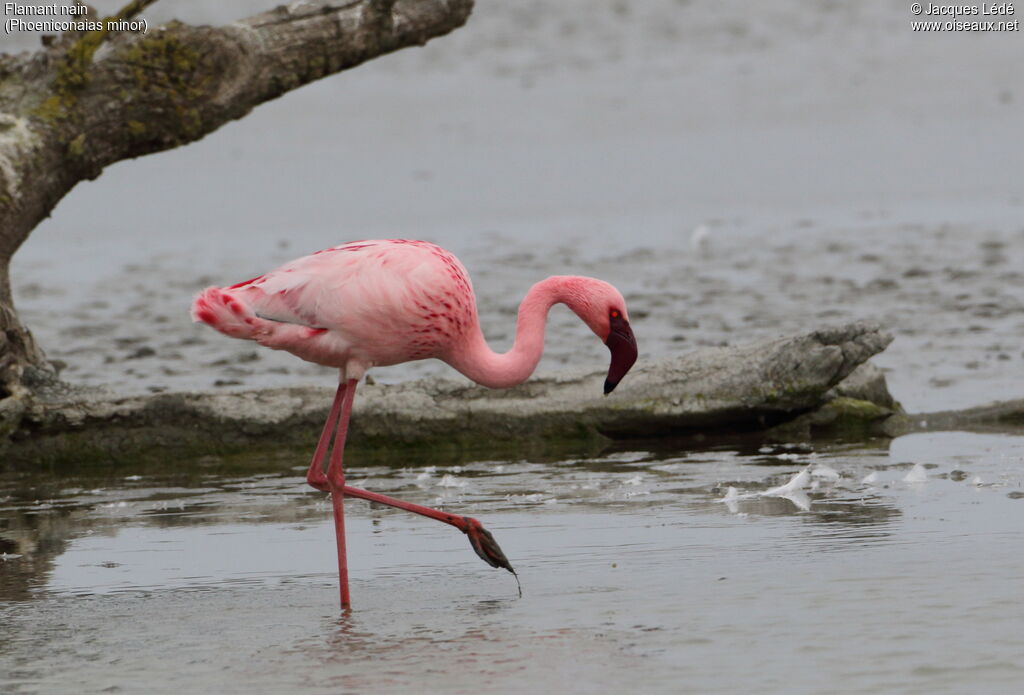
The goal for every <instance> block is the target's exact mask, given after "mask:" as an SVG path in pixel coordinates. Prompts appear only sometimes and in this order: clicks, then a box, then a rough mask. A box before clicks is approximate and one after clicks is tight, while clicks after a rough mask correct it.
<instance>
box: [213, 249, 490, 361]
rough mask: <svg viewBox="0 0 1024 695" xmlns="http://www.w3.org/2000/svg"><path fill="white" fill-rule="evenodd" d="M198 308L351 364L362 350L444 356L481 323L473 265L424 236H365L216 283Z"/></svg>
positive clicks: (268, 338)
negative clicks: (373, 238)
mask: <svg viewBox="0 0 1024 695" xmlns="http://www.w3.org/2000/svg"><path fill="white" fill-rule="evenodd" d="M218 293H219V295H218ZM218 299H219V300H220V303H221V304H226V305H228V307H227V309H226V310H225V308H224V307H221V306H220V305H218V303H217V300H218ZM231 305H234V306H235V309H234V310H232V309H231V308H230V306H231ZM239 306H240V307H242V312H241V314H242V315H239V312H238V307H239ZM193 316H194V317H195V318H196V320H199V321H203V322H205V323H209V324H210V325H212V326H213V327H214V328H217V329H218V330H220V331H221V332H223V333H226V334H228V335H231V336H233V337H239V338H250V339H253V340H257V341H259V342H260V343H262V344H264V345H267V346H268V347H272V348H277V349H281V350H288V351H289V352H293V353H294V354H296V355H298V356H299V357H302V358H303V359H306V360H309V361H311V362H317V363H319V364H326V365H329V366H338V367H345V366H346V365H347V364H348V363H349V362H351V361H353V360H354V361H355V362H357V363H359V365H361V367H362V368H363V369H365V368H368V367H371V366H374V365H389V364H396V363H399V362H405V361H409V360H414V359H425V358H428V357H444V355H445V354H447V352H448V351H449V350H450V348H451V347H452V346H453V344H454V342H455V341H456V340H458V339H459V338H461V337H462V336H463V335H464V334H465V332H466V330H468V329H469V328H470V327H471V326H474V325H475V324H476V303H475V300H474V298H473V290H472V286H471V284H470V282H469V275H468V274H467V273H466V270H465V268H463V267H462V264H461V263H459V261H458V259H456V258H455V257H454V256H453V255H452V254H450V253H448V252H447V251H445V250H444V249H441V248H440V247H438V246H435V245H433V244H429V243H426V242H419V241H415V242H414V241H405V240H387V241H360V242H352V243H349V244H343V245H341V246H337V247H334V248H330V249H325V250H323V251H319V252H317V253H314V254H312V255H309V256H304V257H302V258H299V259H296V260H294V261H291V262H289V263H286V264H285V265H283V266H281V267H280V268H278V269H276V270H273V271H271V272H269V273H267V274H265V275H261V276H260V277H257V278H253V279H252V280H249V281H246V282H244V283H239V284H238V285H235V286H232V287H229V288H223V289H220V288H210V289H208V290H206V291H205V292H204V293H203V294H202V295H200V297H199V298H198V299H197V300H196V303H195V304H194V305H193ZM245 325H251V326H252V328H251V329H250V330H248V331H247V330H245V328H243V327H242V326H245Z"/></svg>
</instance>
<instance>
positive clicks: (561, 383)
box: [6, 323, 892, 462]
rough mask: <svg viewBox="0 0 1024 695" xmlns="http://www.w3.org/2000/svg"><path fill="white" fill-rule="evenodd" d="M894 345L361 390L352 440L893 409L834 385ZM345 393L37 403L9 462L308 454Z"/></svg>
mask: <svg viewBox="0 0 1024 695" xmlns="http://www.w3.org/2000/svg"><path fill="white" fill-rule="evenodd" d="M891 340H892V338H891V337H890V336H889V335H887V334H886V333H884V332H883V331H882V330H881V329H880V328H879V327H878V326H877V325H874V324H871V323H855V324H850V325H847V326H843V327H840V328H835V329H828V330H819V331H814V332H812V333H807V334H802V335H796V336H790V337H785V338H779V339H777V340H768V341H761V342H757V343H753V344H750V345H745V346H738V347H723V348H707V349H702V350H697V351H694V352H691V353H688V354H685V355H681V356H679V357H675V358H671V359H666V360H661V361H658V362H655V363H647V364H645V363H644V361H643V360H642V358H641V362H640V363H639V364H638V367H637V368H635V369H634V371H633V372H631V373H630V374H629V375H628V376H627V377H626V379H624V380H623V382H622V384H621V385H620V386H619V388H618V389H616V390H615V392H613V393H612V394H611V395H609V396H603V395H602V384H603V379H604V374H603V373H602V372H592V373H578V374H564V375H559V376H555V377H549V378H539V379H532V380H530V381H529V382H527V383H526V384H523V385H522V386H519V387H516V388H513V389H508V390H505V391H494V390H489V389H485V388H482V387H479V386H475V385H472V384H470V383H469V382H466V381H455V380H446V379H436V380H424V381H416V382H409V383H405V384H398V385H372V386H371V385H362V386H360V387H359V393H358V397H357V398H356V407H355V411H354V414H353V419H352V428H351V435H350V438H349V440H350V443H351V445H352V446H353V447H355V449H356V450H361V451H363V452H367V451H369V452H383V454H386V453H387V452H389V451H390V452H403V453H408V452H409V451H410V450H417V451H418V452H421V453H422V452H425V451H430V450H437V451H442V452H444V453H445V454H449V453H452V452H455V453H458V452H464V451H472V452H474V454H476V455H481V454H482V455H488V452H509V451H520V452H526V451H533V452H536V451H537V450H538V447H540V448H544V447H551V446H559V445H562V444H565V443H567V442H570V443H575V444H579V443H583V442H591V443H600V442H608V441H609V440H611V439H622V438H633V437H656V436H668V435H675V434H681V433H686V432H693V431H695V430H700V431H704V430H714V429H719V430H720V429H722V428H730V429H764V428H767V427H771V426H773V425H777V424H778V423H781V422H785V421H787V420H790V419H792V418H794V417H796V416H798V415H800V414H803V413H807V412H808V411H814V410H816V409H819V408H820V407H821V406H822V405H823V404H825V403H826V402H829V401H832V400H834V399H845V401H857V399H859V398H863V397H864V394H874V395H870V396H868V397H872V398H874V399H875V400H876V401H880V402H879V403H877V406H878V407H879V408H882V409H886V408H888V407H889V406H891V405H892V401H891V398H890V397H889V395H888V392H887V391H886V390H885V388H884V380H881V377H880V375H878V374H877V372H875V373H867V374H866V378H861V379H859V380H856V379H855V380H851V381H857V383H854V384H853V387H854V390H853V391H843V388H842V386H840V388H838V389H836V388H835V387H836V386H837V385H840V384H842V383H843V381H844V379H846V378H847V377H848V376H850V375H851V373H853V372H854V370H855V369H856V368H857V367H858V365H861V364H863V363H865V361H866V360H867V359H868V358H869V357H871V356H872V355H874V354H877V353H878V352H881V351H882V350H884V349H885V347H886V346H887V345H888V344H889V342H890V341H891ZM879 380H881V386H879ZM861 382H863V383H861ZM332 394H333V391H332V390H331V389H329V388H322V389H321V388H292V389H275V390H266V391H253V392H244V393H180V394H161V395H157V396H152V397H138V398H121V399H106V398H98V397H92V398H82V397H75V396H73V395H65V396H62V397H61V398H59V399H55V400H51V401H49V402H38V403H36V404H34V405H32V406H31V407H29V408H28V413H27V416H26V418H25V420H24V424H23V426H22V428H21V429H20V430H19V431H18V432H17V433H16V436H15V441H14V443H13V444H12V446H11V448H10V449H9V450H8V451H7V453H6V457H7V458H8V459H9V460H11V461H21V462H32V461H40V462H41V461H54V460H75V459H76V457H77V458H90V459H95V458H102V459H105V460H111V461H114V460H126V459H131V458H132V457H136V456H185V455H198V454H203V453H230V452H238V451H247V450H248V451H251V450H253V449H263V450H270V449H280V448H293V449H294V450H295V451H296V455H297V460H299V459H301V458H302V457H303V456H307V455H308V454H309V453H310V452H311V450H312V447H313V445H314V444H315V442H316V436H317V434H318V432H319V428H320V427H321V425H322V423H323V420H324V418H325V417H326V415H327V409H328V406H329V405H330V402H331V396H332ZM857 402H860V401H857ZM886 412H889V411H886ZM385 457H386V456H385Z"/></svg>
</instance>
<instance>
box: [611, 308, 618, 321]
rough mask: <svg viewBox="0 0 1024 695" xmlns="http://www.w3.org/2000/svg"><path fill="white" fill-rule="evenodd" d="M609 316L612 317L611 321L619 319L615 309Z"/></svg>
mask: <svg viewBox="0 0 1024 695" xmlns="http://www.w3.org/2000/svg"><path fill="white" fill-rule="evenodd" d="M611 316H612V318H613V319H617V318H619V312H618V310H617V309H612V313H611Z"/></svg>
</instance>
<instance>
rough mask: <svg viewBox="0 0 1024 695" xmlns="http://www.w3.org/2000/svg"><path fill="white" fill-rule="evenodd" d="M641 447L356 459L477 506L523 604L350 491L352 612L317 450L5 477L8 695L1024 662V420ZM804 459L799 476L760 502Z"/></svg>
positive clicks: (796, 672)
mask: <svg viewBox="0 0 1024 695" xmlns="http://www.w3.org/2000/svg"><path fill="white" fill-rule="evenodd" d="M636 449H637V450H632V451H615V452H610V453H607V454H606V455H604V456H601V457H597V458H588V459H582V460H571V461H559V462H531V461H505V462H494V461H487V462H478V463H472V464H467V465H464V466H453V467H447V468H446V467H436V468H422V467H415V466H409V467H408V468H404V469H389V468H364V467H360V466H359V464H358V462H355V463H353V466H354V467H353V473H352V476H353V480H355V481H356V482H357V483H358V484H362V485H364V486H365V487H368V488H370V489H374V490H378V491H382V492H386V493H390V494H394V495H397V496H401V497H404V498H406V499H410V500H413V501H417V502H421V503H425V504H433V505H443V506H445V507H447V508H449V509H451V510H453V511H460V512H464V513H467V514H471V515H473V516H476V517H478V518H480V519H482V520H483V521H484V522H485V524H486V525H487V526H488V527H489V528H490V529H491V530H492V531H493V532H494V533H495V536H496V537H497V538H498V540H499V541H500V542H501V544H502V546H503V548H504V550H505V551H506V553H507V554H508V555H509V557H510V559H511V560H512V562H513V563H514V564H515V566H516V568H517V570H518V571H519V574H520V577H521V579H522V583H523V597H522V598H519V597H518V596H517V593H516V587H515V582H514V580H513V578H512V577H511V576H510V575H508V574H507V573H505V572H503V571H499V570H493V569H491V568H489V567H487V566H485V565H484V564H483V563H481V562H480V561H479V560H478V559H477V558H476V557H475V556H474V555H473V553H472V551H471V550H470V548H469V544H468V543H467V542H466V540H465V538H464V537H463V536H462V535H461V534H459V533H458V532H457V531H455V530H453V529H451V528H450V527H447V526H443V525H440V524H435V523H433V522H427V521H425V520H421V519H419V518H410V517H408V516H406V515H405V514H404V513H401V512H396V511H394V510H391V509H383V508H376V507H371V506H369V505H367V504H365V503H363V502H361V501H352V502H351V503H350V504H349V505H348V510H349V514H348V527H349V546H350V565H351V567H350V571H351V573H352V594H353V600H354V605H355V610H354V611H353V612H352V613H351V614H350V615H346V616H341V615H340V614H339V611H338V609H337V605H336V604H337V588H336V575H335V557H334V555H333V547H332V545H333V544H332V537H333V525H332V523H331V516H330V515H331V511H330V505H329V504H328V503H327V501H326V499H325V496H324V495H323V494H321V493H318V492H315V491H310V490H309V489H308V488H306V487H304V485H303V481H302V478H301V469H302V468H303V466H302V465H301V464H302V461H301V460H297V459H296V460H288V459H269V458H268V459H263V460H259V461H247V462H245V466H247V467H249V468H250V469H251V470H258V471H261V472H259V473H256V474H253V473H245V474H242V473H239V472H238V468H239V462H232V461H223V460H219V459H213V458H210V459H205V460H203V461H199V462H187V463H186V462H182V463H181V464H180V465H179V466H178V467H177V468H175V469H173V470H165V471H160V470H158V469H156V470H154V469H140V471H133V470H131V469H130V468H126V469H119V470H116V471H110V470H109V469H108V470H107V471H105V472H97V471H89V470H84V469H83V470H79V471H71V472H63V473H58V472H54V471H49V472H36V473H32V474H26V473H7V474H5V475H4V476H3V478H2V479H0V480H2V482H0V543H2V544H3V547H2V552H6V553H7V555H6V558H5V559H4V560H0V623H2V624H3V626H4V629H3V630H2V632H0V689H2V690H3V691H4V692H11V693H63V692H71V691H75V692H84V693H93V692H96V693H99V692H140V691H145V692H152V693H165V692H166V693H178V692H183V691H189V692H222V693H243V692H244V693H253V692H266V693H272V692H285V691H292V692H301V693H337V692H360V693H364V692H370V693H372V692H392V691H394V689H395V688H402V687H417V688H420V689H422V690H424V691H426V692H439V691H444V692H451V693H503V692H525V691H553V690H555V689H561V690H566V691H571V692H607V691H610V690H612V689H619V688H625V689H629V690H630V691H634V692H638V691H643V692H666V693H669V692H681V691H691V692H701V693H708V692H736V691H741V692H747V691H750V690H751V688H755V689H758V690H761V691H766V692H781V691H786V692H851V693H852V692H866V691H870V690H875V691H883V692H920V693H936V692H967V691H970V692H1007V691H1008V690H1009V689H1010V688H1011V687H1012V685H1013V684H1015V683H1018V682H1019V681H1020V679H1021V678H1022V677H1024V631H1022V630H1021V626H1022V624H1024V622H1022V619H1024V608H1022V604H1021V602H1020V576H1021V574H1022V570H1024V524H1022V518H1024V499H1021V498H1022V497H1024V487H1022V482H1024V474H1022V468H1021V462H1022V458H1024V437H1019V436H1005V435H980V434H966V433H941V434H927V435H912V436H907V437H903V438H900V439H897V440H895V441H893V442H892V443H891V445H889V444H888V443H886V442H878V443H875V444H866V445H865V444H857V445H852V444H851V445H842V444H840V445H830V446H823V447H818V448H814V447H810V446H804V445H801V446H796V445H793V446H788V447H787V446H774V445H773V446H761V445H759V444H756V443H755V444H750V443H732V444H724V445H719V446H715V447H712V448H709V449H707V450H702V451H664V450H660V451H646V450H643V448H636ZM801 471H806V473H807V474H808V478H807V480H808V484H807V485H806V486H805V488H804V490H803V492H802V493H800V494H797V493H794V494H792V495H790V496H789V497H788V498H787V497H765V496H762V495H761V493H763V492H765V491H767V490H770V489H771V488H773V487H778V486H780V485H784V484H786V483H787V482H788V481H790V480H791V479H792V478H793V477H794V475H796V474H798V473H800V472H801ZM869 476H871V477H869ZM865 478H867V480H866V481H865ZM730 487H731V488H733V490H732V491H731V492H730V490H729V488H730ZM723 499H725V500H726V501H723Z"/></svg>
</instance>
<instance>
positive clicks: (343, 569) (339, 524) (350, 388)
mask: <svg viewBox="0 0 1024 695" xmlns="http://www.w3.org/2000/svg"><path fill="white" fill-rule="evenodd" d="M356 383H357V382H356V380H355V379H349V380H348V382H347V383H346V384H341V385H339V386H338V395H340V396H341V415H340V416H339V418H338V429H337V432H336V433H335V435H334V448H333V449H331V457H330V461H328V463H327V485H328V487H329V489H330V491H331V505H332V506H333V507H334V535H335V539H336V540H337V544H338V585H339V588H340V590H341V608H342V610H345V609H348V608H350V607H351V605H352V602H351V600H350V599H349V591H348V555H347V553H346V550H345V469H344V467H343V466H342V455H343V454H344V452H345V437H346V436H347V435H348V421H349V417H350V416H351V415H352V401H353V400H354V399H355V396H356ZM338 395H336V396H335V407H336V406H337V401H338ZM335 407H332V408H331V412H332V413H333V412H334V410H335ZM330 419H331V418H330V416H328V424H330ZM321 439H322V438H321ZM319 448H320V447H319V445H318V446H317V449H319ZM314 455H315V454H314Z"/></svg>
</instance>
